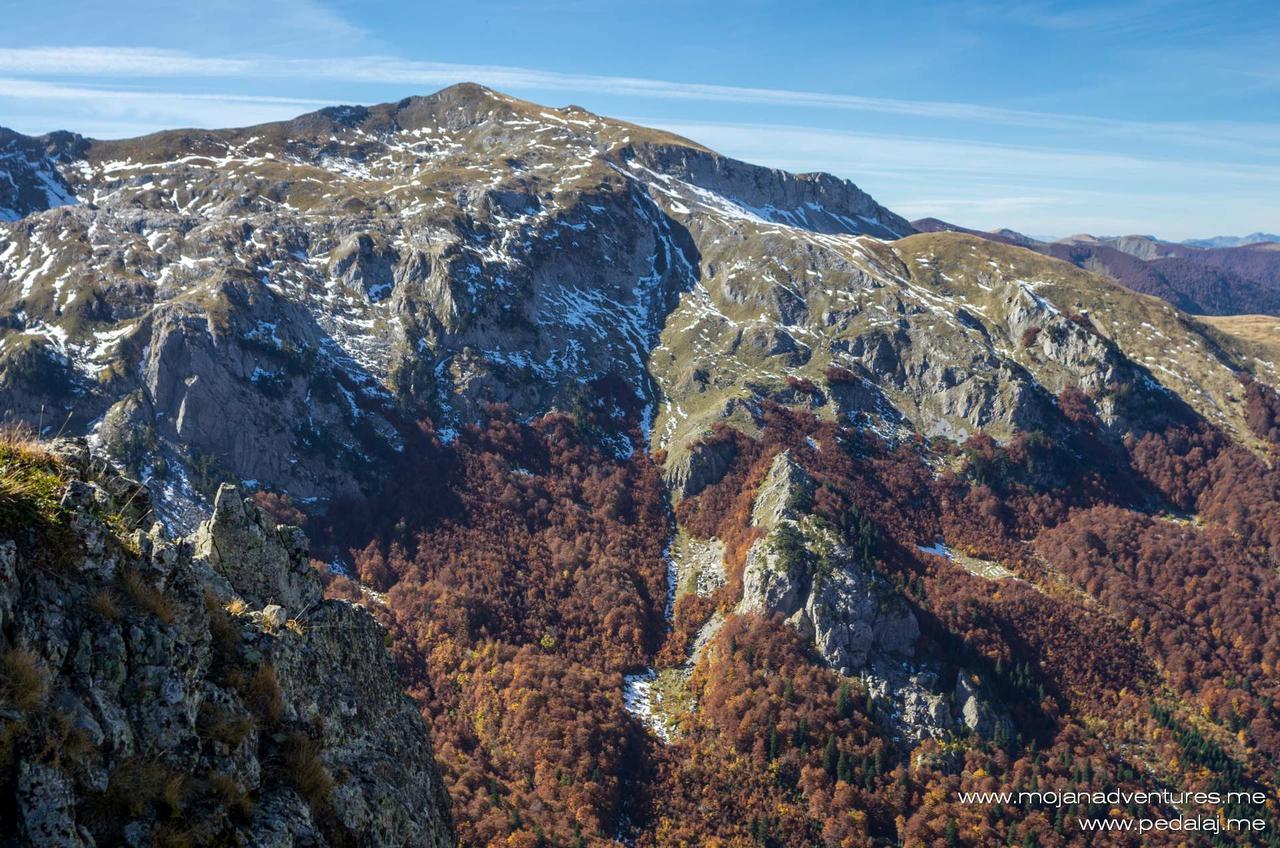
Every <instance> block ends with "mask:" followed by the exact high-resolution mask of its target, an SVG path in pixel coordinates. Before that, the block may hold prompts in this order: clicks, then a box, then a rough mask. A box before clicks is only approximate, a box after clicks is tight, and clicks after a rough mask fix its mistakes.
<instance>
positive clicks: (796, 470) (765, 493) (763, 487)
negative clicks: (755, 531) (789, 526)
mask: <svg viewBox="0 0 1280 848" xmlns="http://www.w3.org/2000/svg"><path fill="white" fill-rule="evenodd" d="M812 493H813V479H812V478H810V477H809V475H808V473H806V472H805V470H804V469H803V468H801V467H800V466H799V465H797V464H796V463H795V461H794V460H792V458H791V452H790V451H782V452H781V453H779V454H778V455H777V456H776V457H774V459H773V464H772V465H770V466H769V473H768V474H766V475H765V478H764V481H763V482H762V483H761V484H760V489H759V492H758V494H757V495H756V499H755V503H754V504H752V507H751V524H752V526H754V527H763V528H765V529H766V530H769V529H772V528H774V527H776V526H778V524H779V523H780V522H782V521H784V520H793V521H794V520H795V519H797V518H799V517H800V515H801V514H802V513H803V512H804V511H805V509H806V507H807V503H808V498H809V496H810V495H811V494H812Z"/></svg>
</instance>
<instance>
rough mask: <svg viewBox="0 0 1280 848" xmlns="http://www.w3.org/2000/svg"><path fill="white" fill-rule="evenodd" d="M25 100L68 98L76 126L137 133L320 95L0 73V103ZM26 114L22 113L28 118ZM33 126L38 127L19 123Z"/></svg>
mask: <svg viewBox="0 0 1280 848" xmlns="http://www.w3.org/2000/svg"><path fill="white" fill-rule="evenodd" d="M6 100H8V101H15V100H17V101H27V102H31V103H37V104H40V105H41V106H42V107H46V106H47V105H48V104H50V103H52V102H62V103H65V104H71V103H74V109H75V111H76V114H77V116H78V122H77V125H76V126H74V127H69V129H74V130H76V131H78V132H82V133H85V134H87V135H91V136H99V137H121V136H128V135H139V134H141V133H145V132H150V131H153V130H155V129H158V128H166V129H167V128H173V127H180V126H181V127H187V126H199V127H220V126H237V125H244V124H256V123H262V122H265V121H274V120H281V119H283V118H289V117H292V116H294V115H297V114H298V113H300V112H304V111H307V110H310V109H316V108H318V107H320V106H326V105H329V104H328V103H327V102H325V101H318V100H307V99H303V98H295V97H269V96H259V95H244V94H207V93H176V92H165V91H143V90H132V89H122V88H110V89H107V88H100V87H97V86H82V85H66V84H62V83H51V82H44V81H40V80H28V79H14V78H8V77H0V103H3V102H4V101H6ZM30 117H31V116H28V120H30ZM17 129H29V130H30V131H37V130H39V129H40V128H38V127H30V128H28V127H22V126H19V127H17Z"/></svg>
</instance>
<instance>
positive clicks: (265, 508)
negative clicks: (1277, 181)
mask: <svg viewBox="0 0 1280 848" xmlns="http://www.w3.org/2000/svg"><path fill="white" fill-rule="evenodd" d="M0 177H3V179H0V218H2V219H3V221H2V222H0V404H2V412H3V416H2V417H3V421H4V423H5V425H6V429H4V430H3V433H4V442H3V444H2V445H0V649H3V651H4V653H3V657H2V658H0V659H3V665H2V666H0V722H2V724H0V814H2V815H0V845H7V844H9V842H5V841H4V840H9V841H10V842H13V843H14V844H24V845H25V844H37V845H62V846H88V845H115V844H126V845H132V846H143V845H187V844H190V845H223V844H230V845H262V846H268V845H270V846H277V845H284V846H287V845H298V846H304V845H306V846H311V845H342V846H347V845H377V846H383V845H386V846H391V845H397V846H398V845H427V846H436V845H441V846H443V845H452V844H454V841H455V831H456V841H457V842H458V844H463V845H467V846H486V848H487V847H488V846H495V848H496V846H504V848H512V846H518V848H539V846H550V845H557V846H559V845H565V846H574V848H578V846H591V848H606V846H619V845H629V846H630V845H634V846H642V848H659V846H661V847H662V848H665V846H679V845H722V846H732V848H743V846H750V845H757V846H759V845H763V846H788V848H790V846H796V848H799V847H800V846H813V845H822V846H826V847H827V848H874V847H875V846H890V845H908V846H947V848H953V847H954V846H986V845H997V844H999V845H1038V846H1067V845H1069V846H1085V845H1109V846H1110V845H1115V846H1118V848H1119V846H1124V848H1129V847H1130V846H1132V845H1135V844H1138V843H1136V842H1133V841H1128V840H1127V836H1126V835H1125V834H1124V833H1122V832H1119V831H1117V832H1116V835H1115V839H1111V836H1110V835H1108V836H1106V837H1105V838H1104V837H1101V836H1099V837H1098V838H1097V839H1094V838H1092V837H1093V835H1092V834H1086V835H1082V834H1081V832H1080V831H1079V830H1078V828H1074V827H1073V824H1072V822H1074V821H1075V820H1076V817H1077V816H1078V815H1084V814H1085V813H1090V814H1092V815H1103V814H1104V813H1105V812H1106V811H1100V810H1099V809H1095V807H1097V806H1098V805H1096V804H1089V803H1087V802H1082V803H1081V804H1080V805H1076V806H1074V807H1060V808H1057V809H1056V810H1049V811H1048V812H1047V813H1046V811H1045V810H1044V809H1041V808H1039V807H1034V806H1032V807H1026V806H1021V807H1020V806H1018V805H1015V804H997V805H975V804H965V803H961V802H960V801H958V800H957V792H958V791H960V790H966V791H983V792H986V791H994V790H996V789H1000V788H1005V789H1007V788H1017V787H1033V786H1039V787H1054V788H1055V789H1059V790H1061V789H1068V788H1090V789H1093V790H1100V791H1106V790H1112V789H1115V788H1117V787H1120V788H1123V789H1125V790H1139V789H1141V790H1150V789H1155V788H1179V789H1193V790H1197V791H1201V790H1202V791H1205V792H1220V793H1226V792H1232V791H1243V790H1248V791H1260V792H1263V793H1264V794H1266V793H1267V792H1270V793H1271V796H1268V797H1273V796H1274V789H1275V788H1276V787H1275V775H1277V774H1280V712H1278V707H1277V705H1280V686H1278V685H1277V683H1276V677H1275V674H1274V672H1275V670H1276V668H1278V667H1280V637H1278V636H1277V634H1278V633H1280V613H1277V610H1280V571H1277V569H1276V562H1277V553H1276V552H1277V551H1278V550H1280V524H1277V521H1276V516H1277V515H1280V471H1277V468H1276V457H1277V455H1278V453H1277V452H1278V451H1280V395H1278V394H1277V392H1276V385H1277V384H1278V381H1280V372H1277V365H1276V362H1277V359H1276V352H1277V350H1280V345H1277V343H1276V341H1275V338H1274V326H1273V325H1274V323H1275V319H1274V318H1270V317H1268V316H1266V315H1245V316H1242V315H1235V314H1227V315H1218V314H1216V313H1218V312H1228V313H1230V312H1232V309H1233V305H1238V304H1240V303H1250V304H1263V305H1266V304H1270V303H1272V302H1273V300H1272V297H1273V296H1272V294H1271V293H1270V289H1269V288H1268V286H1269V285H1270V284H1269V283H1268V280H1269V277H1268V275H1269V274H1271V273H1272V264H1271V261H1270V260H1271V258H1272V256H1271V254H1272V253H1273V252H1274V251H1273V250H1272V249H1271V247H1270V246H1268V245H1264V244H1263V245H1252V246H1250V247H1240V248H1222V249H1221V250H1219V249H1216V248H1215V249H1208V248H1204V249H1201V248H1195V247H1186V246H1177V245H1168V244H1167V243H1157V242H1155V241H1154V240H1150V239H1147V240H1143V239H1140V238H1139V239H1136V240H1135V239H1134V238H1126V239H1120V240H1110V241H1107V243H1103V241H1102V240H1097V239H1083V237H1082V239H1081V240H1077V241H1072V242H1063V243H1056V244H1053V245H1050V244H1045V243H1042V242H1039V241H1037V240H1035V239H1029V238H1027V237H1025V236H1021V235H1019V234H1018V233H1016V232H1013V231H1001V232H999V233H994V234H993V233H979V232H977V231H956V229H957V228H954V227H952V226H951V225H949V224H946V223H945V222H942V221H939V220H936V219H921V220H920V221H917V222H916V224H915V225H913V224H911V223H909V222H907V221H906V220H904V219H903V218H902V217H900V216H898V215H896V214H895V213H893V212H892V211H890V210H888V209H886V208H884V207H883V206H881V205H879V204H878V203H877V202H876V201H875V200H874V199H872V198H871V197H870V196H869V195H868V194H866V193H865V192H863V191H862V190H860V189H859V188H858V187H857V186H855V185H854V184H853V183H851V182H848V181H846V180H842V179H838V178H836V177H833V176H830V175H825V174H790V173H786V172H783V171H779V170H773V169H769V168H763V167H758V166H755V165H751V164H747V163H744V162H739V161H736V160H733V159H730V158H727V157H725V156H722V155H720V154H718V153H716V152H714V151H712V150H709V149H707V148H705V147H703V146H701V145H699V144H697V143H696V142H694V141H690V140H687V139H683V138H680V137H677V136H674V135H671V134H669V133H666V132H661V131H657V130H652V129H647V128H644V127H640V126H635V125H632V124H628V123H625V122H622V121H618V120H613V119H609V118H604V117H601V116H598V115H594V114H592V113H590V112H587V111H585V110H583V109H580V108H577V107H574V106H566V107H563V108H551V107H544V106H539V105H536V104H533V103H528V102H524V101H520V100H517V99H514V98H512V97H508V96H506V95H503V94H500V93H497V92H494V91H491V90H489V89H486V88H483V87H481V86H477V85H459V86H454V87H452V88H448V89H445V90H443V91H440V92H438V93H436V94H433V95H429V96H425V97H410V98H407V99H404V100H401V101H399V102H396V103H390V104H382V105H377V106H369V107H363V106H344V107H333V108H328V109H322V110H320V111H318V112H315V113H312V114H309V115H303V116H301V117H299V118H296V119H294V120H291V121H285V122H281V123H274V124H265V125H262V126H256V127H250V128H245V129H231V130H176V131H171V132H163V133H158V134H155V135H151V136H146V137H142V138H135V139H128V140H115V141H100V140H94V139H87V138H81V137H79V136H76V135H74V134H71V133H54V134H51V135H48V136H42V137H40V138H28V137H25V136H20V135H17V134H14V133H9V132H7V131H6V132H4V133H3V134H0ZM1112 242H1114V243H1112ZM1232 250H1234V251H1242V252H1240V253H1237V254H1231V255H1230V256H1226V254H1224V253H1223V252H1224V251H1232ZM1152 251H1154V252H1152ZM1170 251H1172V252H1170ZM1134 253H1137V254H1141V255H1143V256H1145V255H1147V253H1151V255H1150V256H1149V257H1148V258H1145V259H1143V258H1140V256H1138V255H1134ZM1184 254H1185V255H1184ZM1220 254H1222V255H1221V256H1220ZM1224 257H1225V258H1224ZM1259 257H1260V258H1259ZM1103 259H1106V260H1107V261H1106V262H1103V261H1102V260H1103ZM1173 260H1177V264H1176V265H1175V264H1171V263H1172V261H1173ZM1219 260H1221V262H1222V263H1226V264H1225V265H1222V268H1225V269H1226V270H1225V271H1223V276H1221V277H1220V278H1215V279H1216V280H1217V282H1213V281H1209V282H1206V280H1205V279H1204V278H1202V277H1201V276H1199V274H1200V272H1199V271H1198V270H1197V269H1202V268H1208V267H1211V266H1212V267H1218V266H1217V265H1215V263H1219ZM1108 263H1110V264H1108ZM1133 263H1139V264H1141V263H1146V264H1142V266H1141V268H1139V269H1138V270H1140V271H1142V274H1147V273H1148V272H1150V273H1153V274H1154V273H1156V270H1159V273H1160V275H1161V276H1160V277H1159V280H1157V282H1159V285H1157V284H1156V283H1153V282H1152V280H1154V279H1155V278H1154V277H1153V278H1150V279H1148V278H1147V277H1146V276H1142V278H1141V280H1139V279H1138V277H1131V276H1128V275H1127V274H1128V272H1125V273H1121V271H1123V270H1124V269H1126V268H1128V269H1130V270H1132V269H1133V268H1134V267H1137V266H1135V265H1133ZM1158 263H1165V264H1163V265H1159V268H1158V269H1157V264H1158ZM1148 266H1150V267H1148ZM1144 269H1145V270H1144ZM1153 269H1156V270H1153ZM1096 271H1100V272H1105V273H1095V272H1096ZM1134 273H1135V274H1136V273H1137V271H1134ZM1215 273H1216V272H1215ZM1186 275H1191V277H1187V276H1186ZM1246 277H1247V279H1248V286H1249V288H1248V289H1247V290H1245V289H1242V288H1240V287H1238V286H1235V283H1233V282H1232V281H1233V280H1236V279H1237V278H1239V279H1241V280H1243V279H1245V278H1246ZM1135 280H1136V281H1137V282H1135ZM1142 280H1145V281H1146V282H1142ZM1161 281H1162V282H1161ZM1242 285H1243V284H1242ZM1135 289H1141V291H1137V290H1135ZM1143 292H1146V293H1143ZM1156 295H1159V296H1156ZM1245 295H1247V297H1245ZM1193 307H1194V309H1193ZM1268 308H1269V307H1268ZM1188 310H1191V311H1188ZM1200 312H1203V313H1205V315H1203V316H1202V315H1198V314H1193V313H1200ZM135 481H136V482H135ZM294 525H299V526H294ZM300 528H304V529H300ZM311 551H315V558H314V559H313V558H312V555H311ZM1224 797H1225V795H1224ZM1267 803H1272V802H1267ZM1263 807H1265V808H1266V809H1267V810H1270V807H1267V805H1266V804H1263ZM1223 809H1224V808H1223V807H1221V806H1219V807H1218V808H1210V807H1206V806H1204V805H1203V804H1200V802H1194V803H1189V805H1188V806H1187V807H1186V809H1184V810H1183V811H1182V812H1183V813H1185V814H1186V815H1191V814H1192V813H1195V814H1197V815H1202V816H1204V817H1206V819H1208V818H1215V820H1216V817H1218V816H1220V814H1221V813H1222V810H1223ZM1167 812H1168V811H1167V810H1162V809H1161V808H1160V806H1159V804H1157V803H1155V802H1153V803H1152V804H1146V805H1144V804H1142V803H1140V802H1136V801H1135V802H1134V803H1133V804H1130V805H1128V806H1126V807H1125V809H1124V810H1119V808H1117V810H1116V811H1112V813H1113V814H1114V815H1115V816H1120V815H1125V816H1140V815H1146V816H1148V817H1151V816H1158V815H1162V814H1167ZM1246 812H1248V811H1247V810H1244V809H1242V808H1237V807H1232V808H1231V809H1230V810H1229V811H1228V814H1229V815H1233V816H1235V815H1244V814H1245V813H1246ZM1268 814H1269V813H1268ZM1108 834H1110V832H1108ZM1179 838H1180V837H1179ZM1267 838H1269V837H1267ZM1223 840H1225V841H1218V842H1213V843H1210V842H1204V843H1194V844H1206V845H1208V844H1213V845H1221V844H1233V845H1246V844H1249V845H1252V844H1260V845H1273V844H1277V843H1276V842H1275V840H1274V839H1272V841H1271V842H1266V841H1257V840H1258V836H1257V834H1256V833H1251V834H1236V835H1233V836H1224V837H1223ZM1142 844H1158V845H1170V846H1173V845H1182V844H1191V843H1187V842H1179V841H1177V839H1173V838H1170V839H1168V840H1164V841H1156V842H1150V843H1147V842H1143V843H1142Z"/></svg>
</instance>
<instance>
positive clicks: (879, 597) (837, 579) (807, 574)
mask: <svg viewBox="0 0 1280 848" xmlns="http://www.w3.org/2000/svg"><path fill="white" fill-rule="evenodd" d="M773 467H774V469H782V470H781V471H780V472H779V474H778V475H776V482H777V485H776V486H775V487H774V489H773V491H772V492H771V494H770V495H769V498H770V499H769V500H767V501H763V502H762V501H761V500H760V499H759V498H758V499H757V501H756V504H757V506H760V505H761V504H762V503H763V508H762V510H761V512H762V514H763V517H764V519H765V520H766V521H768V520H772V518H773V517H774V516H776V515H778V514H779V512H783V508H782V507H780V506H779V504H780V503H781V502H784V501H785V500H786V499H787V497H788V494H787V493H788V492H789V491H792V490H793V489H791V488H790V487H791V486H792V485H793V482H783V481H794V480H796V479H801V480H807V479H808V475H805V474H804V472H803V471H802V470H800V469H798V468H796V467H795V466H794V464H793V463H791V462H790V460H789V459H785V458H784V459H783V460H782V461H781V462H779V461H775V462H774V466H773ZM799 475H803V477H801V476H799ZM770 476H775V475H772V474H771V475H770ZM762 497H763V487H762ZM784 536H789V537H790V541H789V544H790V545H792V546H795V545H799V544H801V543H803V545H804V548H803V551H794V550H793V552H792V554H791V558H790V559H789V560H787V559H785V558H784V556H783V555H782V553H781V551H780V547H781V546H782V543H781V542H780V539H782V538H783V537H784ZM819 565H820V568H819ZM742 582H743V590H742V600H741V602H740V603H739V605H738V610H739V611H740V612H760V613H764V614H766V615H774V614H777V615H781V616H782V617H783V618H784V619H785V620H786V621H787V623H789V624H791V625H792V626H793V627H795V628H796V629H797V630H799V631H800V632H801V633H803V634H804V635H805V636H806V637H807V638H810V639H812V640H813V643H814V647H815V648H816V649H817V651H818V653H819V654H820V655H821V656H822V658H823V659H824V660H825V661H826V662H827V664H828V665H830V666H831V667H832V668H834V669H837V670H838V671H840V673H841V674H845V675H851V674H855V673H856V672H857V671H858V670H859V669H861V668H862V667H863V666H865V665H866V663H867V662H868V660H869V658H870V657H871V656H873V655H875V656H896V657H909V656H911V655H912V654H913V652H914V646H915V641H916V639H917V638H919V636H920V627H919V624H918V623H917V621H916V618H915V615H914V614H913V613H912V612H911V610H910V608H909V607H908V606H907V604H906V602H905V601H903V599H902V598H901V597H899V596H898V595H896V594H895V593H894V592H893V591H892V590H891V589H889V588H888V587H887V586H885V585H883V584H882V583H880V582H879V581H877V579H876V578H875V576H874V574H873V573H872V572H871V571H870V570H868V569H867V568H865V567H863V566H862V565H860V564H859V563H858V562H857V559H856V557H855V556H854V554H853V552H852V551H851V550H849V549H848V548H847V547H846V546H844V545H842V544H840V543H839V542H838V541H837V540H836V539H835V538H834V537H833V536H832V534H830V532H829V531H825V530H820V529H817V528H815V527H813V526H812V525H811V524H809V523H808V522H796V521H795V520H793V519H790V518H781V519H780V520H779V522H778V523H777V525H776V526H775V527H774V530H773V531H772V532H771V533H770V534H769V535H768V536H766V537H765V538H763V539H760V540H758V541H757V542H756V543H755V544H753V545H752V546H751V549H750V550H749V551H748V552H747V561H746V565H745V567H744V568H743V573H742Z"/></svg>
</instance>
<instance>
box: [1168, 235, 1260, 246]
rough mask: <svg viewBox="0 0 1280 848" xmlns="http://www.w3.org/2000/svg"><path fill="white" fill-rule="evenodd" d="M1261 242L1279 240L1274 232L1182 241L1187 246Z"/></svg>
mask: <svg viewBox="0 0 1280 848" xmlns="http://www.w3.org/2000/svg"><path fill="white" fill-rule="evenodd" d="M1262 242H1280V236H1278V235H1276V234H1275V233H1249V235H1247V236H1214V237H1213V238H1205V239H1186V240H1185V241H1183V242H1182V243H1183V244H1185V245H1187V246H1188V247H1245V246H1247V245H1250V244H1260V243H1262Z"/></svg>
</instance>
